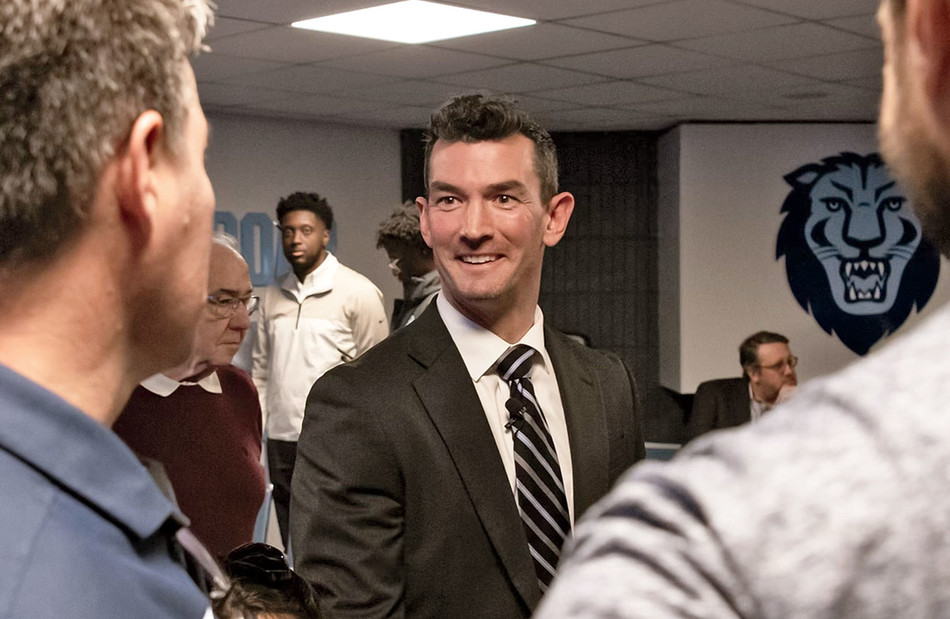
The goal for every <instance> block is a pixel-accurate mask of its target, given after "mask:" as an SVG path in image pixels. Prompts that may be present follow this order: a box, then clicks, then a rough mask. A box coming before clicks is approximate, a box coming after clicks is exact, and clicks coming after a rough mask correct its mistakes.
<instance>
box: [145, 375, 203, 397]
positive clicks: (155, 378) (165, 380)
mask: <svg viewBox="0 0 950 619" xmlns="http://www.w3.org/2000/svg"><path fill="white" fill-rule="evenodd" d="M141 384H142V386H143V387H145V388H146V389H148V390H149V391H151V392H152V393H154V394H155V395H159V396H162V397H163V398H167V397H168V396H170V395H171V394H173V393H175V390H176V389H178V388H179V387H181V386H182V385H198V386H199V387H201V388H202V389H204V390H205V391H207V392H208V393H221V380H220V379H219V378H218V373H217V372H216V371H215V372H211V373H210V374H208V375H207V376H205V377H204V378H202V379H201V380H199V381H197V382H193V383H192V382H187V381H182V382H179V381H177V380H175V379H173V378H169V377H167V376H165V375H164V374H153V375H152V376H149V377H148V378H146V379H145V380H143V381H142V383H141Z"/></svg>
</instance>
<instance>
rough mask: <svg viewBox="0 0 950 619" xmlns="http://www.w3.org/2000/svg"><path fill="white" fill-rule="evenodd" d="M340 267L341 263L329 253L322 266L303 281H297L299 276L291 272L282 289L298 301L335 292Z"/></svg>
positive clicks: (286, 277)
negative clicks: (314, 295) (335, 281)
mask: <svg viewBox="0 0 950 619" xmlns="http://www.w3.org/2000/svg"><path fill="white" fill-rule="evenodd" d="M339 267H340V261H339V260H337V258H336V256H334V255H333V254H331V253H330V252H329V251H328V252H327V257H326V258H324V259H323V262H321V263H320V266H318V267H317V268H315V269H314V270H312V271H310V272H309V273H307V276H306V277H305V278H303V281H300V280H299V279H297V276H296V275H294V272H293V271H291V272H290V273H288V274H287V275H286V276H285V277H284V281H283V282H282V283H281V288H283V289H284V290H286V291H287V292H290V293H291V294H293V295H294V296H296V297H297V300H298V301H302V300H303V299H305V298H307V297H309V296H310V295H313V294H324V293H327V292H330V291H331V290H333V281H334V279H335V278H336V272H337V269H339Z"/></svg>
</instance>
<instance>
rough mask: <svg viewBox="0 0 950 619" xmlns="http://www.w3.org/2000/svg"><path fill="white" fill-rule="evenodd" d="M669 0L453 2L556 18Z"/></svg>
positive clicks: (494, 0)
mask: <svg viewBox="0 0 950 619" xmlns="http://www.w3.org/2000/svg"><path fill="white" fill-rule="evenodd" d="M668 1H669V0H585V1H584V2H570V1H568V2H563V1H561V2H552V0H467V1H463V2H458V3H456V2H452V3H451V4H459V5H464V6H466V7H468V8H472V9H479V10H482V11H495V12H496V13H504V14H505V15H514V16H515V17H527V18H529V19H537V20H545V21H550V20H556V19H566V18H570V17H577V16H579V15H592V14H596V13H603V12H606V11H617V10H621V9H628V8H630V7H633V6H641V5H645V4H656V3H657V2H668Z"/></svg>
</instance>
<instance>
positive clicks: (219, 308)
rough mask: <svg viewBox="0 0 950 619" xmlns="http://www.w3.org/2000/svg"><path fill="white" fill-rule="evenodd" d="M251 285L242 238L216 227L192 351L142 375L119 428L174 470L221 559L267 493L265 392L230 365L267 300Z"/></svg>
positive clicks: (197, 529) (178, 487)
mask: <svg viewBox="0 0 950 619" xmlns="http://www.w3.org/2000/svg"><path fill="white" fill-rule="evenodd" d="M252 291H253V289H252V287H251V280H250V276H249V274H248V267H247V263H246V262H245V261H244V258H243V257H241V254H240V253H239V251H238V245H237V242H236V240H235V239H234V237H231V236H230V235H227V234H223V233H217V234H215V237H214V245H213V247H212V250H211V265H210V273H209V278H208V302H207V305H206V307H205V312H204V315H203V316H202V317H201V319H200V324H199V325H198V335H197V337H196V339H195V344H194V352H193V353H192V356H191V358H190V359H189V360H188V361H187V362H186V363H185V364H183V365H181V366H178V367H176V368H173V369H170V370H166V371H164V372H162V373H161V374H156V375H154V376H151V377H149V378H148V379H146V380H145V381H143V382H142V384H141V385H140V386H139V387H138V388H137V389H136V390H135V391H134V392H133V394H132V398H131V400H129V403H128V405H127V406H126V408H125V411H123V413H122V415H121V417H119V420H118V421H117V422H116V424H115V426H114V427H115V431H116V433H117V434H118V435H119V436H120V437H121V438H122V439H123V440H124V441H125V442H126V443H127V444H128V445H129V447H131V448H132V450H133V451H135V452H136V453H137V454H138V455H139V456H143V457H146V458H149V459H152V460H156V461H158V462H159V463H160V464H161V465H162V466H163V467H164V468H165V472H166V473H167V475H168V478H169V480H170V481H171V484H172V487H173V488H174V492H175V498H176V499H177V501H178V505H179V507H180V508H181V510H182V512H183V513H184V514H185V516H187V517H188V518H189V519H190V520H191V529H192V531H194V533H195V535H196V536H197V537H198V539H200V540H201V541H202V542H203V543H204V544H205V545H206V546H207V547H208V549H209V550H210V551H211V552H212V553H213V554H215V555H217V556H224V555H226V554H227V553H228V551H229V550H231V549H232V548H235V547H236V546H239V545H241V544H244V543H246V542H250V541H251V538H252V536H253V531H254V522H255V519H256V516H257V512H258V510H259V508H260V506H261V503H262V502H263V499H264V492H265V488H264V483H265V482H264V471H263V467H262V466H261V463H260V457H261V421H262V416H261V409H260V403H259V401H258V398H257V390H256V389H255V387H254V383H253V382H252V381H251V378H250V376H248V374H247V373H245V372H244V371H242V370H240V369H239V368H236V367H234V366H233V365H231V359H232V357H234V354H235V353H236V352H237V350H238V348H239V347H240V346H241V342H242V341H243V339H244V335H245V334H246V333H247V330H248V328H250V315H251V314H252V313H254V311H255V310H256V309H257V306H258V301H259V300H258V298H257V297H256V296H252V294H251V293H252Z"/></svg>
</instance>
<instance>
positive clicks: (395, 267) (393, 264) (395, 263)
mask: <svg viewBox="0 0 950 619" xmlns="http://www.w3.org/2000/svg"><path fill="white" fill-rule="evenodd" d="M400 260H402V258H393V259H392V260H390V261H389V270H390V271H392V273H393V275H399V273H400V271H401V270H402V269H400V268H399V261H400Z"/></svg>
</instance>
